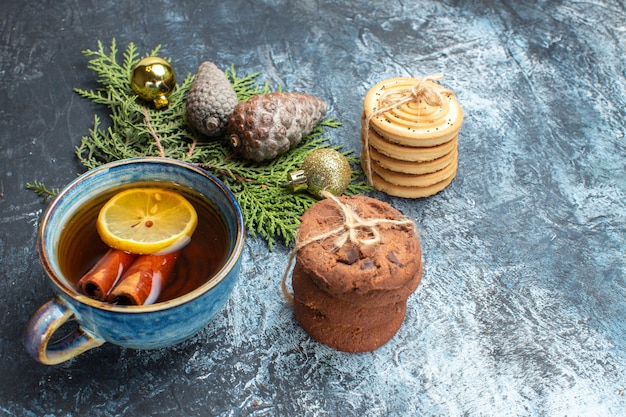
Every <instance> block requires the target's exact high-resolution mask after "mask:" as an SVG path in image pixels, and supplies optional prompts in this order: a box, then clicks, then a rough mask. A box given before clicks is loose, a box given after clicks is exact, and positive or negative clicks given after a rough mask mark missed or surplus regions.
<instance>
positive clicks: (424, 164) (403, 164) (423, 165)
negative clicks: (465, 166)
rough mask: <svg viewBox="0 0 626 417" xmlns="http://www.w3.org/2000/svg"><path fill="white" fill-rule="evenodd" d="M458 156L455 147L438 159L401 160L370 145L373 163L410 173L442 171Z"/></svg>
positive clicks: (419, 173) (421, 173)
mask: <svg viewBox="0 0 626 417" xmlns="http://www.w3.org/2000/svg"><path fill="white" fill-rule="evenodd" d="M457 158H458V150H457V148H456V147H455V148H454V149H452V151H450V152H449V153H447V154H446V155H444V156H442V157H440V158H437V159H433V160H431V161H421V162H410V161H399V160H397V159H393V158H389V157H388V156H386V155H384V154H382V153H380V152H378V151H377V150H376V149H375V148H373V147H371V146H370V159H371V161H372V163H375V164H377V165H378V166H379V167H381V168H384V169H388V170H390V171H394V172H400V173H403V174H409V175H424V174H430V173H433V172H437V171H440V170H442V169H444V168H446V167H447V166H448V165H450V164H451V163H452V161H453V160H455V159H457Z"/></svg>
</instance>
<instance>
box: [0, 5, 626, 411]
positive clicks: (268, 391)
mask: <svg viewBox="0 0 626 417" xmlns="http://www.w3.org/2000/svg"><path fill="white" fill-rule="evenodd" d="M2 3H3V4H2V8H1V10H2V13H1V14H0V15H1V17H0V22H1V25H0V83H1V85H0V193H1V195H0V317H2V323H1V328H0V415H1V416H44V415H46V416H52V415H54V416H70V415H71V416H84V415H91V416H99V415H102V416H117V415H124V416H125V415H129V416H131V415H132V416H137V415H146V416H148V415H150V416H159V415H162V416H179V415H180V416H192V415H199V416H208V415H216V416H218V415H219V416H244V415H246V416H247V415H254V416H346V417H347V416H423V415H437V416H439V415H442V416H448V415H450V416H459V415H471V416H477V415H484V416H512V415H515V416H565V415H567V416H618V415H626V396H625V393H624V392H625V391H626V370H625V364H626V300H625V294H626V282H625V275H626V263H625V257H626V237H625V236H626V233H625V232H626V172H625V163H626V162H625V161H626V159H625V158H626V149H625V145H624V142H625V134H626V122H624V119H625V118H626V81H625V77H626V7H625V5H624V2H623V1H618V0H599V1H595V2H578V1H524V2H521V1H520V2H515V1H504V0H500V1H480V0H468V1H457V0H448V1H432V0H428V1H421V2H402V1H385V2H380V1H361V0H358V1H346V0H343V1H342V0H340V1H316V0H307V1H301V2H297V1H290V0H281V1H279V0H264V1H255V2H252V1H239V0H235V1H229V2H217V1H205V2H201V1H191V0H187V1H165V0H164V1H144V2H122V1H118V2H114V1H84V2H71V1H65V0H59V1H54V2H53V1H44V2H41V1H12V2H9V1H6V0H3V1H2ZM113 37H115V38H116V39H117V41H118V45H120V48H121V49H123V48H125V47H126V45H127V44H128V43H129V42H135V43H136V44H137V46H138V49H139V50H140V51H141V52H142V53H144V52H147V51H149V50H151V49H152V48H154V47H155V46H156V45H158V44H162V45H163V49H162V55H163V56H168V57H171V58H172V60H173V65H174V68H175V69H176V71H177V73H178V74H183V75H184V74H187V73H190V72H195V70H196V68H197V65H198V64H199V63H200V62H201V61H203V60H211V61H213V62H215V63H216V64H218V65H219V66H220V67H222V68H227V67H228V66H230V65H231V64H233V65H234V66H235V67H236V68H237V69H238V70H241V71H242V72H243V73H252V72H256V71H259V72H261V76H260V77H261V78H260V80H261V81H268V82H269V83H270V85H272V86H274V87H275V86H279V85H281V86H283V87H284V89H285V90H290V91H303V92H308V93H311V94H315V95H318V96H320V97H323V98H324V99H326V100H327V101H328V102H329V103H330V115H331V116H333V117H336V118H337V119H339V120H340V121H342V122H343V126H342V127H341V128H338V129H334V130H332V131H331V132H330V135H331V137H330V139H331V141H332V142H333V143H334V144H343V145H344V146H346V147H347V148H348V149H353V150H354V151H355V152H357V154H358V153H359V152H360V146H361V145H360V142H359V135H358V129H359V118H360V113H361V111H362V101H363V98H364V95H365V93H366V91H367V90H368V89H369V88H370V87H371V86H372V85H373V84H375V83H376V82H378V81H380V80H382V79H385V78H389V77H395V76H417V77H419V76H423V75H426V74H433V73H438V72H443V73H445V78H444V80H443V81H442V83H443V84H444V85H445V86H447V87H448V88H450V89H452V90H454V91H455V92H456V94H457V96H458V99H459V101H460V102H461V105H462V106H463V109H464V111H465V114H466V118H465V123H464V125H463V128H462V130H461V136H460V144H459V153H460V157H459V169H458V175H457V178H456V179H455V180H454V182H453V183H452V184H451V185H450V186H449V187H448V188H447V189H446V190H444V192H442V193H440V194H438V195H436V196H433V197H431V198H427V199H421V200H404V199H400V198H392V197H389V196H386V195H385V194H381V193H373V194H372V196H374V197H377V198H379V199H382V200H384V201H387V202H390V203H391V204H393V205H394V206H395V207H397V208H399V209H400V210H402V211H403V212H404V213H405V214H407V215H408V216H410V217H412V218H414V219H415V220H416V221H417V223H418V225H419V229H420V237H421V240H422V248H423V252H424V257H423V258H424V263H425V272H424V277H423V281H422V284H421V286H420V287H419V288H418V290H417V292H416V293H415V294H414V295H413V296H412V297H411V298H410V300H409V306H408V312H407V317H406V320H405V322H404V324H403V326H402V328H401V329H400V331H399V332H398V334H397V335H396V337H395V338H394V339H392V341H391V342H390V343H388V344H387V345H385V346H384V347H382V348H381V349H379V350H377V351H375V352H374V353H368V354H358V355H355V354H346V353H339V352H336V351H334V350H332V349H330V348H327V347H325V346H322V345H320V344H318V343H316V342H313V341H312V340H311V339H310V338H309V337H308V336H307V335H306V334H305V333H304V332H303V331H302V330H301V329H300V327H299V326H298V325H297V323H296V321H295V319H294V317H293V313H292V311H291V309H290V307H289V305H288V304H287V303H286V302H285V301H284V299H283V297H282V294H281V292H280V289H279V281H280V276H281V273H282V271H283V269H284V268H285V267H286V264H287V254H288V251H289V248H285V247H283V246H280V245H279V246H278V247H277V248H276V249H275V250H274V251H273V252H269V251H268V248H267V246H266V244H265V243H264V242H263V241H261V240H255V239H249V240H248V242H247V246H246V251H245V254H244V257H245V258H244V265H243V271H242V274H241V277H240V281H239V283H238V286H237V287H236V289H235V291H234V293H233V295H232V298H231V300H230V302H229V303H228V304H227V305H226V306H225V308H224V309H223V311H222V312H221V314H220V315H219V316H218V317H217V318H216V319H215V320H214V321H213V322H212V323H211V324H210V325H208V326H207V327H206V328H205V329H203V330H202V331H201V332H200V333H199V334H198V335H197V336H195V337H193V338H192V339H190V340H188V341H186V342H184V343H182V344H180V345H178V346H175V347H172V348H170V349H163V350H157V351H132V350H125V349H121V348H118V347H116V346H113V345H104V346H103V347H101V348H99V349H95V350H92V351H90V352H88V353H86V354H84V355H82V356H80V357H79V358H77V359H75V360H72V361H70V362H67V363H64V364H62V365H59V366H54V367H47V366H43V365H39V364H38V363H36V362H34V361H33V360H32V359H31V358H30V357H29V356H28V355H27V353H26V351H25V350H24V348H23V345H22V340H21V338H22V332H23V330H24V327H25V326H26V323H27V321H28V319H29V318H30V316H31V314H33V313H34V311H35V310H36V309H37V308H38V307H39V306H40V305H41V304H42V303H44V302H45V301H46V300H48V299H49V298H50V297H51V296H52V291H51V289H50V288H49V286H48V283H47V282H46V279H45V276H44V272H43V270H42V268H41V266H40V263H39V260H38V256H37V252H36V233H37V227H38V221H39V218H40V216H41V213H42V210H43V208H44V205H43V204H42V203H41V202H40V200H39V198H38V197H37V196H36V195H35V194H34V193H33V192H31V191H29V190H26V189H25V185H26V183H27V182H31V181H33V180H43V181H44V182H45V183H46V184H47V185H49V186H54V187H62V186H64V185H65V184H67V183H68V182H69V181H70V180H72V179H73V178H74V177H75V176H76V174H77V173H80V172H82V167H81V166H80V164H79V163H78V161H77V160H76V159H75V157H74V154H73V150H74V146H76V145H77V144H78V142H79V141H80V138H81V136H82V135H85V134H87V131H88V129H89V128H90V127H91V126H92V121H93V115H94V113H98V112H101V116H102V117H105V118H106V115H107V113H106V110H105V109H103V108H100V107H97V106H95V105H93V104H91V103H90V102H88V101H86V100H84V99H81V98H80V97H78V96H77V95H76V94H75V93H74V92H73V91H72V89H73V88H74V87H81V88H92V87H94V86H95V84H94V74H93V73H92V72H91V71H89V70H88V69H87V67H86V63H87V60H86V58H85V57H83V56H82V55H81V51H82V50H84V49H95V48H96V47H97V45H96V42H97V40H102V41H103V42H104V43H105V44H109V43H110V40H111V39H112V38H113Z"/></svg>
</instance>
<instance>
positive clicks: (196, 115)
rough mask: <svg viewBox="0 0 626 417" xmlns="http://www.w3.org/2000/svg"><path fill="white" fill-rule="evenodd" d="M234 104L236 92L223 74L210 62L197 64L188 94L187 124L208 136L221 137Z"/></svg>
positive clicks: (235, 103) (235, 102)
mask: <svg viewBox="0 0 626 417" xmlns="http://www.w3.org/2000/svg"><path fill="white" fill-rule="evenodd" d="M236 105H237V94H236V93H235V90H234V89H233V86H232V84H231V83H230V82H229V81H228V78H226V74H224V72H223V71H221V70H220V69H219V68H217V67H216V66H215V64H213V63H212V62H209V61H206V62H203V63H202V64H200V67H199V68H198V72H197V73H196V75H195V78H194V80H193V82H192V83H191V86H190V87H189V93H188V94H187V108H186V111H187V121H188V123H189V125H190V126H191V127H192V128H194V129H195V130H196V131H198V132H199V133H201V134H203V135H205V136H207V137H209V138H221V137H223V136H224V135H225V134H226V126H227V124H228V116H229V115H230V113H231V112H232V111H233V109H234V108H235V106H236Z"/></svg>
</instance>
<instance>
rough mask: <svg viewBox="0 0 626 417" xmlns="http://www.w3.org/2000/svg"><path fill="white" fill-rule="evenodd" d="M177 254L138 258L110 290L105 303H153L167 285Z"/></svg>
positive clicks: (176, 252)
mask: <svg viewBox="0 0 626 417" xmlns="http://www.w3.org/2000/svg"><path fill="white" fill-rule="evenodd" d="M179 253H180V252H178V251H175V252H171V253H168V254H164V255H141V256H139V257H138V258H137V259H136V260H135V262H133V264H132V265H131V266H130V268H128V270H127V271H126V273H125V274H124V275H123V276H122V278H121V279H120V281H119V283H118V284H117V285H116V286H115V287H114V288H113V290H111V292H110V294H109V296H108V297H107V301H108V302H109V303H113V304H118V305H147V304H152V303H154V302H155V301H156V300H157V299H158V298H159V295H160V294H161V290H162V289H163V288H164V287H165V285H166V284H167V282H168V280H169V278H170V276H171V274H172V271H173V269H174V266H175V265H176V260H177V259H178V255H179Z"/></svg>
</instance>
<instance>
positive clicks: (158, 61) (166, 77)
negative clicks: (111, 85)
mask: <svg viewBox="0 0 626 417" xmlns="http://www.w3.org/2000/svg"><path fill="white" fill-rule="evenodd" d="M130 86H131V87H132V89H133V91H134V92H135V93H136V94H137V95H138V96H139V97H140V98H141V99H142V100H145V101H148V102H150V103H152V104H153V105H154V107H155V108H157V109H161V108H164V107H167V106H168V104H169V100H168V96H169V95H170V94H171V93H172V91H174V89H175V88H176V75H175V74H174V70H173V69H172V66H171V65H170V63H169V62H167V61H166V60H164V59H163V58H159V57H157V56H149V57H147V58H144V59H142V60H141V61H139V62H138V63H137V65H135V67H134V68H133V71H132V73H131V75H130Z"/></svg>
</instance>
